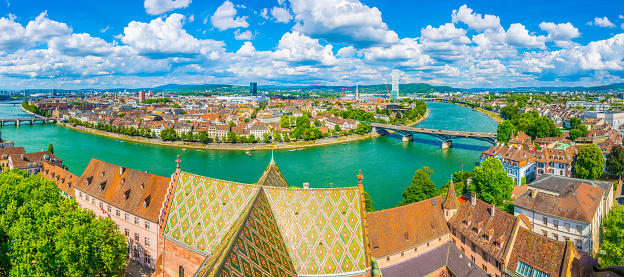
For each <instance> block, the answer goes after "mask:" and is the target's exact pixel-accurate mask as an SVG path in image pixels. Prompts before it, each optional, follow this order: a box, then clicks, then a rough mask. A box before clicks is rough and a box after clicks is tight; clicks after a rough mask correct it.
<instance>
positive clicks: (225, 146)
mask: <svg viewBox="0 0 624 277" xmlns="http://www.w3.org/2000/svg"><path fill="white" fill-rule="evenodd" d="M22 110H24V108H23V107H22ZM24 111H26V112H28V111H27V110H24ZM428 116H429V109H427V112H425V115H424V116H423V117H421V118H420V119H418V120H416V121H415V122H413V123H410V124H408V125H407V126H414V125H416V124H418V123H420V122H422V121H423V120H425V119H427V117H428ZM58 124H59V125H61V126H63V127H66V128H69V129H73V130H77V131H81V132H85V133H90V134H94V135H99V136H104V137H109V138H114V139H119V140H123V141H132V142H139V143H146V144H155V145H162V146H170V147H179V148H192V149H206V150H239V151H240V150H245V151H252V150H274V149H299V148H306V147H316V146H325V145H332V144H339V143H347V142H351V141H356V140H365V139H370V138H373V137H378V136H379V135H378V134H377V133H372V132H371V133H369V134H366V135H357V134H353V135H348V136H343V137H336V138H324V139H318V140H314V141H296V142H277V143H262V142H259V143H208V144H203V143H200V142H189V141H163V140H160V139H153V138H144V137H137V136H128V135H124V134H117V133H111V132H106V131H102V130H97V129H92V128H88V127H84V126H80V125H75V126H74V125H73V124H69V123H58Z"/></svg>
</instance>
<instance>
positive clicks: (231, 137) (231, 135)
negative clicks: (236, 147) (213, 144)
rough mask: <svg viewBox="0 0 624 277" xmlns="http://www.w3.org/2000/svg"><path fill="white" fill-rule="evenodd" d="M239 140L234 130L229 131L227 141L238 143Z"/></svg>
mask: <svg viewBox="0 0 624 277" xmlns="http://www.w3.org/2000/svg"><path fill="white" fill-rule="evenodd" d="M237 141H238V136H237V135H236V133H234V132H229V133H228V134H227V142H229V143H236V142H237Z"/></svg>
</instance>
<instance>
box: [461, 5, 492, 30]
mask: <svg viewBox="0 0 624 277" xmlns="http://www.w3.org/2000/svg"><path fill="white" fill-rule="evenodd" d="M451 17H452V18H453V23H458V22H462V23H465V24H466V25H468V28H470V29H473V30H476V31H478V32H483V31H485V30H487V29H498V28H500V27H501V24H500V18H499V17H498V16H495V15H491V14H486V15H483V16H482V15H481V14H479V13H476V12H473V10H472V9H471V8H468V6H466V5H463V6H461V7H459V11H458V10H453V13H452V15H451Z"/></svg>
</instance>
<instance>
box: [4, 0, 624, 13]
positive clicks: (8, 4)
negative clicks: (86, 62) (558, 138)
mask: <svg viewBox="0 0 624 277" xmlns="http://www.w3.org/2000/svg"><path fill="white" fill-rule="evenodd" d="M6 2H7V8H8V7H11V3H9V0H6ZM620 16H621V15H620Z"/></svg>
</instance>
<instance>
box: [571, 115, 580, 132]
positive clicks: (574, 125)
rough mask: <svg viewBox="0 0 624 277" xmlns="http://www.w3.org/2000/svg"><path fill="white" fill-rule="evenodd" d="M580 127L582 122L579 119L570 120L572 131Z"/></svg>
mask: <svg viewBox="0 0 624 277" xmlns="http://www.w3.org/2000/svg"><path fill="white" fill-rule="evenodd" d="M579 125H581V120H580V119H578V117H572V118H570V129H578V127H579Z"/></svg>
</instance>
